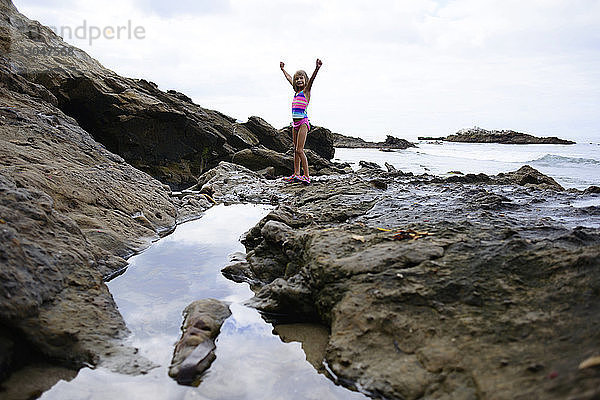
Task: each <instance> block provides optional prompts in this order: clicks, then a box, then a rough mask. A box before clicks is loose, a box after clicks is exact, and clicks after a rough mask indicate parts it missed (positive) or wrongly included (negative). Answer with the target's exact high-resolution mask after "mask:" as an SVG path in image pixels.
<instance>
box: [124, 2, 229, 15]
mask: <svg viewBox="0 0 600 400" xmlns="http://www.w3.org/2000/svg"><path fill="white" fill-rule="evenodd" d="M133 4H134V6H135V7H138V8H140V9H141V10H142V11H143V12H144V13H149V14H155V15H158V16H159V17H161V18H174V17H181V16H189V15H204V14H215V13H217V14H220V13H227V12H229V11H230V10H231V4H230V2H229V1H228V0H178V1H164V0H134V1H133Z"/></svg>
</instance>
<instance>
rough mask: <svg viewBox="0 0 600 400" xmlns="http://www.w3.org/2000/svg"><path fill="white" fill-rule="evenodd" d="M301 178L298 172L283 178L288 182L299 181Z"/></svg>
mask: <svg viewBox="0 0 600 400" xmlns="http://www.w3.org/2000/svg"><path fill="white" fill-rule="evenodd" d="M299 179H300V177H299V176H298V175H296V174H292V175H291V176H286V177H285V178H283V180H284V181H285V182H288V183H292V182H297V181H298V180H299Z"/></svg>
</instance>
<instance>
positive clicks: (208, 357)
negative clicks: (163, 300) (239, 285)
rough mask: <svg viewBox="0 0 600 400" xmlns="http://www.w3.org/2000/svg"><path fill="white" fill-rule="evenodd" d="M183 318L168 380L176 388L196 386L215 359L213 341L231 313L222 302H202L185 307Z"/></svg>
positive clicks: (209, 300)
mask: <svg viewBox="0 0 600 400" xmlns="http://www.w3.org/2000/svg"><path fill="white" fill-rule="evenodd" d="M183 315H184V321H183V325H182V326H181V331H182V335H181V339H179V341H178V342H177V344H176V345H175V350H174V352H173V359H172V361H171V366H170V367H169V376H170V377H171V378H173V379H175V380H177V383H179V384H182V385H190V386H198V384H199V383H200V378H201V375H202V373H203V372H204V371H206V370H207V369H208V368H209V367H210V365H211V364H212V362H213V361H214V360H215V359H216V356H215V349H216V346H215V340H216V338H217V336H218V335H219V332H220V331H221V326H222V325H223V322H225V320H226V319H227V318H228V317H229V316H230V315H231V311H229V307H228V306H227V304H225V303H223V302H222V301H219V300H215V299H203V300H198V301H195V302H193V303H192V304H190V305H189V306H187V307H186V309H185V310H184V312H183Z"/></svg>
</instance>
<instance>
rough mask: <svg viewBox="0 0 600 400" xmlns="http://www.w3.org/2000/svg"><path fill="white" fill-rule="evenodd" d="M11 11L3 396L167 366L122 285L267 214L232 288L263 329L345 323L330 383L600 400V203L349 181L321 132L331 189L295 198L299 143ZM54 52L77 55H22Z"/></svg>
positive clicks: (235, 269)
mask: <svg viewBox="0 0 600 400" xmlns="http://www.w3.org/2000/svg"><path fill="white" fill-rule="evenodd" d="M0 12H1V14H2V17H3V18H2V19H0V31H1V32H2V36H1V37H0V48H1V49H2V51H3V53H2V56H0V143H1V146H0V155H1V157H0V194H1V196H0V235H1V236H2V240H1V241H0V260H1V268H0V275H1V278H2V279H1V280H0V321H1V322H2V325H1V326H0V349H1V351H0V381H1V380H3V379H5V378H6V377H7V376H9V375H10V374H11V373H13V372H14V371H15V370H17V369H19V368H21V367H24V366H26V365H27V364H28V363H29V362H31V361H32V360H43V361H44V362H45V363H48V364H49V365H60V366H66V367H67V368H69V369H73V370H76V369H78V368H81V367H82V366H84V365H100V366H105V367H107V368H109V369H111V370H113V371H118V372H121V373H129V374H140V373H145V372H147V371H148V370H149V369H151V368H153V367H154V365H152V363H150V362H149V361H148V360H146V359H144V358H143V357H141V356H140V355H139V354H137V349H134V348H131V347H129V346H128V345H126V344H124V342H123V340H122V339H123V338H124V337H126V336H127V333H128V331H127V328H126V326H125V324H124V322H123V319H122V317H121V315H120V314H119V312H118V310H117V309H116V305H115V303H114V301H113V299H112V296H111V294H110V292H109V291H108V288H107V286H106V284H105V282H106V281H107V280H109V279H112V277H114V276H116V275H118V274H119V273H122V272H123V271H124V268H126V265H127V261H126V258H127V257H129V256H131V255H132V254H135V253H136V252H139V251H141V250H143V249H144V248H146V247H147V246H148V245H149V244H150V243H151V242H152V241H155V240H158V239H159V238H160V237H162V236H164V235H166V234H168V233H169V232H171V231H172V230H173V229H174V228H175V226H176V225H177V224H179V223H183V222H185V221H188V220H191V219H194V218H198V217H200V216H201V215H202V212H203V211H204V210H206V209H207V208H209V207H211V206H212V205H213V204H215V203H220V202H225V203H231V202H248V203H268V204H273V205H276V206H277V208H276V209H275V210H274V211H273V212H272V213H271V214H269V216H267V217H266V218H265V219H264V220H263V221H261V222H260V223H259V224H258V225H257V226H256V227H255V228H253V229H252V230H251V231H250V232H249V233H248V234H247V235H246V237H245V239H244V244H245V245H246V248H247V250H248V256H247V259H246V261H243V262H240V263H237V264H234V265H231V266H228V267H227V268H226V270H225V271H224V273H225V274H226V276H228V277H230V278H231V279H234V280H238V281H247V282H250V283H251V285H252V287H253V289H254V290H255V291H256V297H255V298H254V300H253V304H254V305H255V306H256V307H257V308H258V309H260V310H262V311H263V312H264V313H265V317H267V318H271V319H275V320H277V319H286V320H289V321H319V322H321V323H325V324H326V325H327V326H329V327H330V330H331V333H330V338H329V342H328V344H327V351H326V360H325V361H326V366H327V368H326V369H327V370H328V371H329V373H330V377H331V378H332V379H334V380H336V381H338V382H340V383H342V384H344V385H346V386H348V387H351V388H353V389H357V390H361V391H364V392H366V393H369V394H370V395H371V396H373V397H376V398H377V397H379V398H406V399H418V398H444V396H446V398H474V399H479V398H481V399H485V398H498V399H504V398H506V399H509V398H511V399H512V398H517V397H519V396H524V395H530V396H532V397H534V398H535V397H538V398H540V397H543V398H549V399H552V398H557V399H558V398H565V397H568V396H574V397H576V398H582V399H587V398H589V399H592V398H595V397H594V396H598V395H599V394H598V391H597V387H598V386H599V385H598V383H599V382H600V375H599V372H598V370H597V369H596V368H595V367H594V365H595V364H594V363H593V362H588V363H587V364H585V365H587V366H586V367H585V368H581V369H578V368H577V366H578V365H580V363H581V362H583V361H585V360H586V359H590V358H591V357H593V356H595V355H597V354H598V346H597V343H598V338H599V336H600V333H599V332H600V329H599V325H598V322H599V321H598V315H600V313H599V312H598V311H599V309H598V308H599V306H600V304H599V302H598V293H599V290H600V283H599V280H598V274H597V273H596V272H597V268H598V265H599V263H598V261H599V253H600V250H599V242H600V239H599V237H600V235H599V234H598V228H597V226H599V225H600V223H599V221H598V219H599V214H600V213H599V211H598V207H585V208H575V207H563V206H561V204H565V203H566V204H568V203H569V202H570V201H572V200H573V199H577V198H580V197H583V196H596V195H597V193H598V190H597V188H590V189H589V190H588V191H586V192H585V193H582V192H579V191H565V190H563V189H562V188H561V187H560V185H558V184H556V182H554V181H553V180H552V179H551V178H549V177H545V176H544V175H542V174H539V173H538V172H537V171H535V170H533V169H528V168H523V169H521V170H519V171H515V172H514V173H511V174H503V175H498V176H493V177H490V176H487V175H483V174H479V175H473V174H468V175H465V176H455V177H451V178H447V179H442V178H437V177H433V176H430V175H421V176H413V175H412V174H404V173H402V172H401V171H392V170H390V171H388V172H385V171H383V170H379V169H374V168H371V166H370V164H369V163H363V164H362V165H363V168H362V169H361V170H359V171H357V172H356V173H352V172H351V169H350V168H349V166H347V165H343V164H336V163H332V162H330V161H329V160H330V159H331V158H332V157H333V151H334V145H335V143H336V142H335V137H336V136H335V135H334V134H333V133H332V132H331V131H329V130H328V129H326V128H322V127H316V128H315V129H314V130H313V131H311V135H310V136H309V139H310V140H309V141H308V142H307V148H308V149H309V151H308V152H307V153H308V156H309V159H310V164H311V167H312V168H313V169H314V171H311V172H314V175H315V176H316V177H315V183H314V185H312V186H310V187H304V186H299V185H286V184H284V183H283V182H281V180H278V179H272V178H274V177H276V176H280V175H283V174H289V173H291V169H290V166H291V154H290V152H289V151H290V147H291V140H290V138H289V133H288V132H287V130H286V129H287V128H283V129H280V130H277V129H275V128H273V127H272V126H270V125H269V124H268V123H267V122H265V121H264V120H262V119H260V118H259V117H251V118H250V119H249V120H248V121H247V122H245V123H238V122H236V121H235V119H233V118H231V117H228V116H226V115H223V114H222V113H219V112H217V111H213V110H207V109H204V108H202V107H200V106H199V105H196V104H194V103H193V102H192V101H191V100H190V99H189V98H188V97H187V96H185V95H183V94H181V93H178V92H174V91H167V92H164V91H161V90H159V89H158V88H157V86H156V85H155V84H153V83H151V82H147V81H145V80H141V79H130V78H123V77H120V76H119V75H117V74H115V73H114V72H112V71H110V70H108V69H106V68H104V67H102V66H101V65H100V64H99V63H98V62H97V61H96V60H94V59H92V58H91V57H89V56H88V55H87V54H85V53H84V52H83V51H81V50H79V49H76V48H73V47H71V46H69V45H68V44H66V43H64V42H63V41H62V40H61V39H60V38H59V37H58V36H56V35H55V34H54V33H53V32H52V31H51V30H50V29H48V28H46V27H44V26H42V25H40V24H39V23H37V22H35V21H31V20H29V19H27V18H26V17H25V16H23V15H22V14H20V13H19V12H18V11H17V10H16V8H15V7H14V5H13V4H12V2H10V1H9V0H0ZM44 45H60V46H65V47H67V48H71V49H73V53H74V55H65V56H62V55H57V56H52V57H50V56H40V57H25V56H23V54H22V52H20V51H19V49H21V48H23V47H24V46H44ZM405 145H407V144H406V143H404V142H401V140H397V139H394V138H391V139H390V137H388V139H387V140H386V142H383V143H378V144H376V145H374V146H372V147H387V148H403V147H394V146H405ZM409 145H410V144H409ZM361 147H362V146H361ZM367 147H368V146H367ZM223 160H226V161H235V162H236V163H237V164H234V163H230V162H224V161H223ZM243 165H245V166H246V167H248V168H246V167H244V166H243ZM198 177H199V178H198ZM190 187H191V190H187V191H182V192H178V193H175V192H172V190H175V189H185V188H190ZM563 221H567V222H563ZM568 221H587V223H588V224H590V225H591V226H594V228H590V227H588V228H582V227H577V226H571V225H569V223H568ZM211 340H212V336H211ZM209 353H210V351H209ZM202 360H204V359H202ZM50 384H51V383H50ZM38 390H43V389H38ZM561 396H562V397H561Z"/></svg>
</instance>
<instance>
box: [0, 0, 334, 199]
mask: <svg viewBox="0 0 600 400" xmlns="http://www.w3.org/2000/svg"><path fill="white" fill-rule="evenodd" d="M1 4H2V16H3V18H2V20H0V30H1V31H2V43H0V45H1V47H2V48H3V50H4V52H3V53H4V56H5V57H6V59H7V61H9V62H8V63H7V67H8V69H9V71H10V73H13V74H17V75H19V76H21V77H23V78H25V79H26V80H27V81H29V82H31V83H33V84H36V85H39V86H40V87H43V88H45V89H46V90H47V92H46V93H47V94H46V96H47V100H48V101H50V102H51V103H52V104H53V105H54V106H56V107H57V108H59V109H60V110H61V111H63V112H64V113H65V114H66V115H69V116H71V117H73V118H74V119H75V120H76V121H77V122H78V124H79V125H80V126H81V127H82V128H83V129H84V130H86V131H87V132H89V133H90V134H91V135H92V137H93V138H94V139H95V140H96V141H98V142H100V143H102V144H103V145H104V146H105V147H106V148H107V149H108V150H109V151H111V152H113V153H115V154H118V155H120V156H121V157H122V158H123V159H124V160H125V161H126V162H127V163H129V164H131V165H132V166H134V167H136V168H138V169H140V170H142V171H145V172H147V173H148V174H150V175H152V176H153V177H155V178H157V179H158V180H160V181H162V182H164V183H167V184H169V185H170V186H171V187H172V188H176V189H182V188H187V187H189V186H191V185H193V184H194V183H195V181H196V179H197V178H198V176H199V175H201V174H202V173H203V172H204V171H206V170H208V169H210V168H212V167H214V166H215V165H217V163H218V162H219V161H221V160H231V158H232V157H233V155H234V154H235V153H236V152H238V151H240V150H243V149H249V148H251V147H254V146H259V145H262V146H265V147H266V148H268V149H271V150H274V151H277V152H286V151H287V150H288V149H290V148H291V146H292V143H291V133H290V131H289V130H288V129H285V128H284V129H281V130H277V129H275V128H273V127H272V126H271V125H269V124H268V123H267V122H266V121H264V120H262V119H261V118H259V117H251V118H250V119H249V120H248V121H247V122H245V123H238V122H236V120H235V118H232V117H229V116H227V115H224V114H222V113H220V112H218V111H214V110H209V109H206V108H203V107H200V106H199V105H197V104H194V103H193V102H192V100H191V99H190V98H189V97H187V96H186V95H184V94H182V93H178V92H176V91H173V90H168V91H166V92H165V91H162V90H160V89H159V88H158V87H157V85H156V84H154V83H153V82H148V81H146V80H144V79H132V78H125V77H122V76H119V75H117V74H116V73H115V72H113V71H111V70H109V69H107V68H104V67H103V66H102V65H100V63H98V62H97V61H96V60H95V59H93V58H92V57H90V56H89V55H88V54H86V53H85V52H84V51H82V50H80V49H78V48H75V47H73V46H70V45H69V44H67V43H66V42H64V41H63V40H62V39H61V38H60V37H59V36H57V35H56V34H55V33H54V32H53V31H52V30H50V29H49V28H47V27H45V26H43V25H41V24H39V23H38V22H37V21H31V20H29V19H28V18H26V17H25V16H23V15H22V14H20V13H18V11H17V10H16V9H15V7H14V6H13V5H12V3H11V2H10V1H8V0H3V2H2V3H1ZM52 49H58V50H57V51H55V52H53V51H54V50H52ZM46 52H52V54H50V55H47V54H45V53H46ZM311 133H312V132H311ZM315 135H316V137H315ZM315 135H312V136H313V137H312V138H311V137H309V140H307V144H306V147H307V148H309V149H312V150H314V151H315V152H316V153H317V154H319V155H320V156H321V157H325V158H326V159H331V158H332V157H333V145H332V138H331V132H329V131H328V130H327V129H325V128H319V129H316V130H315Z"/></svg>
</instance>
